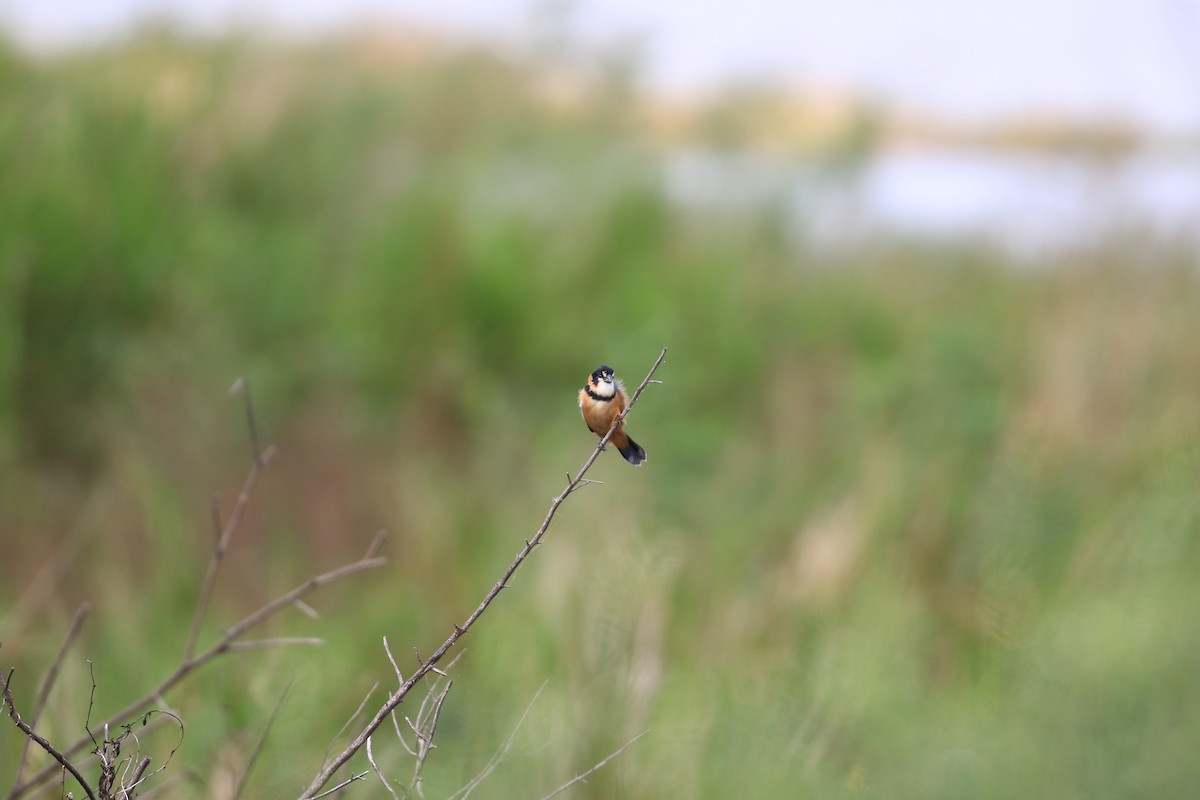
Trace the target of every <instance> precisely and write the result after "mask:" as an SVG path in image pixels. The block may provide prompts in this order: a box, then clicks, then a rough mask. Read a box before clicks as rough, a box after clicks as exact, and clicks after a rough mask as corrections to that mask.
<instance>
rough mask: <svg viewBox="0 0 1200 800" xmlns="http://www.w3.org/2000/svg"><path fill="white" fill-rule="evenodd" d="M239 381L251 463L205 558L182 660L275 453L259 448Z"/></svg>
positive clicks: (191, 647) (192, 645) (188, 653)
mask: <svg viewBox="0 0 1200 800" xmlns="http://www.w3.org/2000/svg"><path fill="white" fill-rule="evenodd" d="M239 385H242V386H244V387H245V390H246V395H245V396H246V408H247V410H246V415H247V420H248V425H249V427H250V439H251V443H252V446H253V447H254V466H252V467H251V468H250V474H249V475H247V476H246V482H245V483H243V484H242V491H241V492H240V493H239V494H238V499H237V503H236V504H235V505H234V507H233V512H232V513H231V514H230V515H229V520H228V521H227V522H226V523H225V525H224V527H222V528H221V535H220V537H219V538H218V539H217V546H216V547H215V548H213V554H212V559H211V560H210V561H209V562H208V572H207V573H206V574H205V576H204V585H203V588H201V590H200V600H199V602H197V603H196V612H195V613H194V614H193V615H192V627H191V630H190V631H189V632H188V640H187V646H186V647H185V648H184V651H183V660H184V661H185V662H187V661H191V660H192V656H193V655H194V654H195V652H196V640H197V639H198V638H199V636H200V626H201V624H202V623H203V622H204V615H205V614H206V613H208V602H209V600H210V599H211V598H212V592H213V586H214V584H215V583H216V582H217V573H218V572H219V571H220V570H221V562H222V561H223V560H224V559H225V551H226V550H228V549H229V544H230V542H232V541H233V536H234V534H235V533H237V530H238V527H239V526H240V525H241V524H242V517H243V516H245V514H246V508H247V507H248V506H249V505H250V498H252V497H253V496H254V489H255V487H257V486H258V479H259V478H261V477H262V474H263V471H264V470H266V468H267V463H268V462H269V461H270V460H271V456H272V455H274V454H275V448H274V447H268V448H267V449H266V451H265V452H262V453H260V452H259V451H258V442H257V439H256V436H257V434H256V433H255V431H254V412H253V409H252V408H251V407H250V386H249V384H248V383H246V382H245V379H244V378H238V382H237V383H235V384H234V388H235V389H236V388H237V387H238V386H239ZM218 519H219V514H218V513H217V512H216V504H215V500H214V511H213V521H214V523H215V522H216V521H217V520H218Z"/></svg>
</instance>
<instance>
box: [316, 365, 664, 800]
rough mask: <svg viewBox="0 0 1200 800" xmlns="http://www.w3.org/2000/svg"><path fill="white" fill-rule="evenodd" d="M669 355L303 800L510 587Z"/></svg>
mask: <svg viewBox="0 0 1200 800" xmlns="http://www.w3.org/2000/svg"><path fill="white" fill-rule="evenodd" d="M666 357H667V348H665V347H664V348H663V349H662V352H661V353H659V355H658V359H657V360H656V361H655V362H654V365H653V366H652V367H650V371H649V372H648V373H647V374H646V377H645V379H643V380H642V383H641V385H639V386H638V388H637V391H635V392H634V393H633V395H632V396H630V398H629V404H628V405H627V406H626V407H625V410H624V411H622V412H621V413H620V414H618V415H617V416H616V417H615V418H614V419H613V423H612V426H611V427H610V428H609V429H608V432H607V433H605V434H604V436H602V437H601V438H600V441H599V442H598V443H597V444H596V447H595V449H594V450H593V451H592V454H591V455H590V456H589V457H588V459H587V461H585V462H584V464H583V467H582V468H580V470H579V472H578V473H577V474H576V476H575V478H574V479H573V480H571V481H569V482H568V483H567V486H566V488H564V489H563V491H562V492H561V493H560V494H559V495H558V496H556V497H555V498H554V499H553V500H551V501H550V509H549V510H548V511H547V512H546V517H545V519H543V520H542V524H541V526H539V527H538V529H537V532H536V533H534V535H533V538H532V539H528V540H526V542H525V546H524V547H523V548H521V549H520V550H519V551H518V552H517V555H516V557H515V558H514V559H513V561H512V563H511V564H509V565H508V568H507V569H505V570H504V573H503V574H502V575H501V576H500V580H498V581H496V583H495V585H493V586H492V588H491V589H489V590H488V592H487V594H485V595H484V597H483V600H482V601H481V602H480V603H479V606H478V607H477V608H476V609H475V610H474V611H473V612H471V615H470V616H469V617H467V619H466V621H465V622H463V623H462V624H461V625H455V626H454V628H453V630H452V631H451V633H450V635H449V637H447V638H446V640H445V641H444V642H442V644H441V646H440V647H438V649H437V650H435V651H434V652H433V655H431V656H430V657H429V659H428V660H422V661H421V664H420V666H419V667H418V668H417V670H416V671H415V672H414V673H413V674H412V675H410V676H409V677H408V680H406V681H404V682H403V683H402V684H401V685H400V689H399V691H397V692H396V693H395V694H391V695H390V696H389V697H388V700H387V702H386V703H384V704H383V706H382V707H381V708H380V709H379V711H377V712H376V713H375V716H374V717H372V718H371V721H370V722H369V723H367V726H366V727H365V728H364V729H363V730H362V731H361V732H360V733H359V734H358V736H356V737H355V738H354V740H353V741H351V742H350V744H348V745H347V746H346V748H345V749H344V750H343V751H342V752H341V753H340V754H338V756H337V757H336V758H334V759H333V761H332V762H330V763H327V764H325V765H324V766H323V767H322V768H321V770H320V772H318V773H317V776H316V777H315V778H313V781H312V783H311V784H310V785H309V787H308V788H307V789H306V790H305V791H304V794H302V795H301V796H300V800H315V798H316V797H318V796H319V795H317V792H319V791H320V790H321V787H323V786H324V785H325V784H327V783H328V782H329V780H330V779H331V778H332V777H333V775H334V774H335V773H336V772H337V771H338V770H339V769H341V768H342V766H343V765H344V764H345V763H346V762H347V761H349V760H350V758H351V756H353V755H354V754H355V753H357V752H358V751H359V750H360V749H362V747H363V745H364V744H366V741H367V737H368V736H370V735H371V734H373V733H374V732H375V731H376V730H377V729H378V728H379V726H380V725H382V724H383V722H384V720H386V719H387V718H388V716H389V715H390V714H391V713H392V711H393V710H394V709H395V708H396V706H398V705H399V704H400V703H401V702H403V700H404V698H405V697H406V696H407V695H408V693H409V692H410V691H412V688H413V687H414V686H416V685H417V683H419V682H420V681H421V679H422V678H424V677H425V676H426V675H427V674H428V673H429V672H430V671H431V670H432V669H433V668H434V667H435V666H437V663H438V662H439V661H441V660H442V657H443V656H445V655H446V653H447V652H448V651H449V650H450V648H452V647H454V645H455V644H456V643H457V642H458V640H459V639H461V638H462V637H463V635H465V634H466V632H467V631H469V630H470V629H471V626H472V625H474V624H475V622H476V620H478V619H479V618H480V616H482V615H483V613H484V612H485V611H487V609H488V606H490V605H491V604H492V601H493V600H495V599H496V597H497V596H498V595H499V594H500V592H501V591H502V590H504V589H505V588H507V587H508V582H509V580H510V579H511V578H512V576H513V574H514V573H516V571H517V570H518V569H519V568H520V566H521V564H522V563H524V561H525V559H526V558H527V557H528V556H529V554H530V553H532V552H533V550H534V548H536V547H537V546H538V545H539V544H541V541H542V537H543V536H545V534H546V531H547V530H548V529H549V527H550V523H551V522H552V521H553V519H554V515H555V514H556V513H557V512H558V508H559V506H561V505H562V504H563V501H565V500H566V499H567V498H568V497H569V496H570V495H571V494H572V493H573V492H575V491H576V490H578V489H579V488H580V487H581V486H582V485H583V480H584V476H585V475H586V474H587V471H588V470H589V469H591V467H592V464H594V463H595V462H596V459H597V458H598V457H599V455H600V453H601V452H603V450H604V447H605V445H607V444H608V441H609V439H611V438H612V436H613V434H614V433H616V431H617V428H618V427H619V426H620V424H621V423H622V422H623V421H624V420H625V418H626V417H627V416H628V415H629V412H630V411H632V410H633V406H634V404H635V403H637V400H638V398H639V397H641V395H642V392H643V391H645V389H646V387H647V386H648V385H649V384H650V381H651V380H652V379H653V377H654V373H655V372H656V371H657V370H658V368H659V366H660V365H661V364H662V362H663V359H665V358H666Z"/></svg>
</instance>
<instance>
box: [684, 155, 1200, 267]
mask: <svg viewBox="0 0 1200 800" xmlns="http://www.w3.org/2000/svg"><path fill="white" fill-rule="evenodd" d="M665 183H666V188H667V192H668V194H669V195H670V196H671V198H672V199H673V200H674V201H675V202H678V203H680V204H681V205H684V206H691V207H696V208H709V209H725V210H727V211H729V212H730V213H736V212H737V211H738V210H747V211H748V210H751V209H761V208H764V207H766V208H770V209H773V210H774V211H775V213H778V214H781V215H783V216H784V218H785V219H786V220H787V222H788V223H789V228H790V229H791V230H792V231H793V232H794V233H795V234H796V235H797V236H798V237H801V238H803V239H804V240H805V241H809V242H814V243H817V244H831V245H836V244H845V243H850V242H855V241H860V240H862V239H865V238H870V237H875V236H879V235H900V236H918V237H923V238H935V239H949V240H983V241H987V242H989V243H994V244H996V245H998V246H1001V247H1003V248H1005V249H1008V250H1010V251H1014V252H1017V253H1023V254H1036V253H1039V252H1045V251H1046V250H1048V249H1049V250H1054V249H1058V248H1063V247H1073V246H1078V245H1081V244H1088V243H1090V242H1096V241H1102V240H1104V239H1107V238H1110V237H1118V236H1125V235H1136V236H1140V237H1143V238H1149V239H1153V240H1162V241H1173V242H1180V241H1183V242H1187V243H1190V244H1192V245H1196V246H1200V154H1189V155H1170V154H1142V155H1137V156H1130V157H1122V158H1107V159H1102V158H1100V157H1096V158H1083V157H1071V156H1056V155H1025V154H1003V153H997V152H994V151H984V150H950V149H896V150H890V151H886V152H884V153H882V154H880V155H878V156H876V157H874V158H873V159H871V160H868V161H865V162H864V163H862V164H860V165H857V166H855V167H852V168H851V167H847V168H842V169H834V168H831V167H828V166H823V165H821V164H817V163H812V162H808V163H805V162H790V163H789V162H785V161H783V160H778V159H771V158H766V157H759V156H747V155H728V154H719V153H712V152H706V151H699V150H686V151H682V152H679V153H676V154H675V155H674V156H672V157H670V158H669V159H668V162H667V166H666V170H665Z"/></svg>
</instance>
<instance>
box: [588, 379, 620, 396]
mask: <svg viewBox="0 0 1200 800" xmlns="http://www.w3.org/2000/svg"><path fill="white" fill-rule="evenodd" d="M592 391H593V392H595V393H596V394H598V395H600V396H601V397H612V396H613V395H615V394H616V393H617V381H615V380H613V381H610V382H608V383H605V382H604V381H600V382H599V383H597V384H596V385H595V386H594V387H592Z"/></svg>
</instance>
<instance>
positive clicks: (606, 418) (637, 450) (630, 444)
mask: <svg viewBox="0 0 1200 800" xmlns="http://www.w3.org/2000/svg"><path fill="white" fill-rule="evenodd" d="M628 405H629V395H627V394H625V386H624V385H623V384H622V383H621V381H619V380H617V378H616V376H615V375H614V374H613V368H612V367H610V366H608V365H607V364H601V365H600V366H599V367H597V368H596V369H595V370H593V371H592V374H591V375H588V378H587V383H585V384H584V385H583V388H582V389H580V390H579V411H580V413H582V414H583V421H584V422H585V423H587V426H588V430H589V431H591V432H592V433H594V434H596V435H597V436H599V437H601V438H603V437H604V434H606V433H608V429H609V428H611V427H612V424H613V420H615V419H616V418H617V415H618V414H620V413H621V412H622V411H624V410H625V407H626V406H628ZM609 441H611V442H612V443H613V444H614V445H616V446H617V449H618V450H620V451H621V455H622V456H624V457H625V460H626V461H628V462H629V463H630V464H633V465H634V466H635V467H640V466H641V465H642V462H643V461H645V460H646V451H645V450H643V449H642V446H641V445H639V444H638V443H637V442H635V441H634V440H633V439H631V438H629V434H627V433H626V432H625V423H624V422H622V423H621V424H619V425H618V426H617V429H616V430H615V431H614V432H613V435H612V439H610V440H609Z"/></svg>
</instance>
